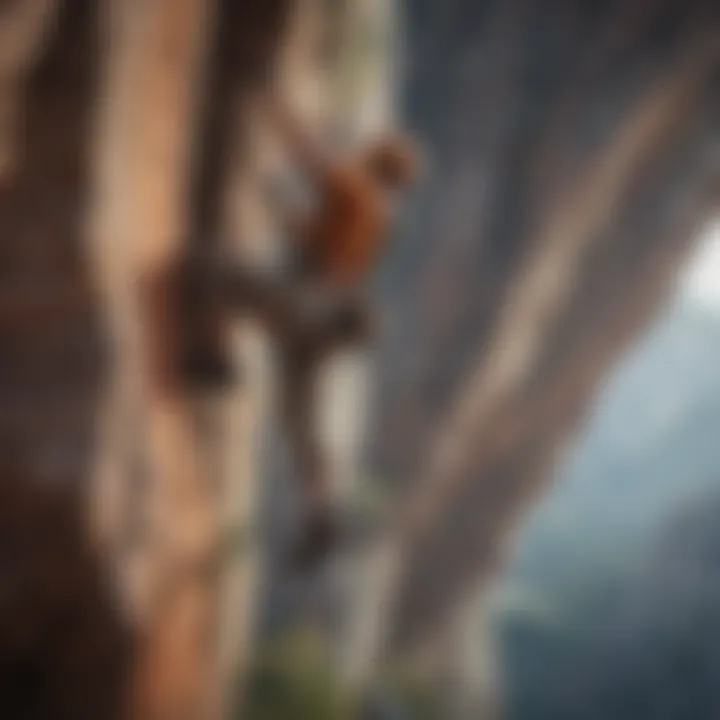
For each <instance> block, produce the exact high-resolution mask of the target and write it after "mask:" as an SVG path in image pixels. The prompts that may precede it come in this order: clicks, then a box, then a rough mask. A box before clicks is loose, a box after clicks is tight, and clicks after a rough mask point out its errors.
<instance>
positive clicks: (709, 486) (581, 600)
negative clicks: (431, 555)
mask: <svg viewBox="0 0 720 720" xmlns="http://www.w3.org/2000/svg"><path fill="white" fill-rule="evenodd" d="M706 498H710V500H706ZM708 502H709V503H710V505H711V506H712V508H713V510H717V511H718V512H715V513H713V512H711V511H709V510H708V511H706V512H705V513H704V514H703V513H702V512H700V511H701V510H702V508H703V506H704V505H705V504H706V503H708ZM693 503H697V504H698V505H699V508H700V511H699V512H698V513H695V515H693V514H692V513H691V514H690V515H689V518H690V519H688V517H685V516H683V517H684V519H683V520H682V522H678V521H677V520H675V519H674V518H675V517H676V516H677V515H678V513H679V512H680V511H681V510H680V509H682V508H685V507H686V506H688V505H691V506H692V505H693ZM719 515H720V317H719V316H718V315H716V314H714V313H712V312H711V311H709V310H707V309H705V308H703V307H700V306H698V305H697V304H694V303H692V302H690V301H687V300H683V301H680V302H678V303H677V305H676V306H675V307H673V308H672V310H671V312H670V313H668V315H667V316H666V317H665V318H663V319H662V320H661V321H660V322H659V323H658V324H657V325H656V326H655V327H654V328H653V330H652V331H651V332H650V333H649V334H648V336H647V337H646V338H645V339H644V340H643V341H642V342H641V343H640V344H639V345H638V346H637V347H636V349H635V350H634V351H633V352H632V353H631V354H630V355H629V356H628V357H627V358H626V359H625V361H624V362H623V363H622V365H621V366H620V367H619V368H618V370H617V371H616V373H615V374H614V375H613V376H612V377H611V378H610V379H609V380H608V383H607V386H606V388H605V390H604V391H603V393H602V395H601V397H600V398H599V400H598V403H597V406H596V409H595V412H594V413H593V415H592V417H591V418H590V420H589V422H588V424H587V426H586V427H585V429H584V431H583V433H582V435H581V437H580V440H579V443H578V445H577V448H576V450H575V452H574V453H573V456H572V457H571V458H570V459H569V462H568V463H567V465H566V467H565V468H564V469H563V470H562V471H561V473H560V474H559V477H558V480H557V483H556V486H555V488H554V490H553V491H552V492H551V493H550V495H549V496H548V497H547V498H546V500H545V501H544V502H543V503H542V504H541V506H540V507H539V508H538V509H537V511H536V512H535V513H534V515H533V517H532V518H530V520H529V522H528V525H527V527H526V529H525V530H524V531H523V532H522V533H521V535H520V536H519V538H518V541H517V546H516V552H515V553H514V556H513V557H512V558H511V561H510V563H509V566H508V569H507V572H506V575H505V577H504V578H503V580H502V582H501V583H500V585H499V587H498V590H497V593H496V608H497V613H498V615H497V617H498V619H499V628H500V638H501V643H500V644H501V651H502V653H503V656H504V663H505V667H506V671H507V672H506V674H507V688H508V692H509V697H510V698H511V702H510V706H511V707H512V708H513V713H512V716H513V717H517V718H522V720H539V719H541V718H545V717H548V718H550V717H552V718H565V717H567V718H584V717H586V715H585V714H584V712H581V708H580V707H579V706H578V703H582V699H583V693H580V692H579V691H575V692H572V693H571V692H569V690H568V687H569V686H568V682H569V678H570V677H576V678H578V682H581V679H582V682H584V681H585V680H587V677H585V676H584V675H583V673H584V672H586V671H587V673H588V674H589V675H593V676H594V675H597V676H598V677H599V678H600V677H604V674H608V673H606V672H605V671H606V670H607V668H606V667H605V665H604V664H603V663H610V665H613V664H620V665H621V664H622V661H621V656H622V652H621V651H620V648H621V647H622V646H623V643H622V641H621V640H620V639H619V638H620V636H627V637H630V638H634V640H633V641H632V642H635V643H637V644H638V647H637V648H634V652H635V653H639V656H638V657H640V658H642V662H645V661H646V660H649V656H648V653H649V654H652V652H651V651H650V650H649V648H651V647H655V646H654V645H653V642H654V641H653V640H652V637H651V636H652V635H653V633H654V632H655V630H651V629H648V628H645V627H644V625H643V623H642V622H641V621H640V618H641V616H642V615H643V614H648V615H649V616H650V617H655V616H654V614H653V612H652V611H653V607H654V605H656V604H658V605H661V606H663V607H664V608H665V610H664V612H665V614H666V615H667V616H668V618H672V617H673V616H674V614H677V613H680V612H682V611H681V610H680V609H679V607H680V606H681V605H682V603H683V602H684V600H683V599H682V597H680V596H683V597H684V596H687V595H692V594H693V593H697V592H700V593H701V594H702V592H704V591H702V590H701V588H700V585H702V577H703V572H702V571H698V572H695V573H694V574H693V573H692V572H689V573H686V574H685V575H682V568H683V567H684V566H688V565H692V563H691V561H690V560H689V559H688V556H692V557H693V558H695V559H694V560H693V561H692V562H695V565H694V566H693V567H696V566H697V565H698V562H704V560H698V558H699V557H705V556H704V555H703V553H704V550H703V548H705V547H706V546H713V547H714V545H712V542H711V538H710V536H711V535H713V533H715V535H717V538H716V540H717V543H716V545H717V546H718V547H720V530H717V531H716V530H714V525H715V524H716V523H715V522H711V520H713V519H714V518H717V517H718V516H719ZM696 516H697V517H696ZM700 516H702V517H700ZM694 523H697V528H698V530H697V534H698V538H699V539H698V538H696V539H695V540H692V532H690V531H691V530H692V528H693V525H694ZM668 528H669V529H668ZM679 528H684V530H682V531H681V529H679ZM688 528H689V529H690V531H688ZM706 541H707V542H706ZM693 553H694V554H693ZM718 557H720V553H718ZM665 558H667V563H668V565H669V566H672V568H673V570H672V573H674V574H673V575H672V579H671V580H669V579H668V577H670V576H668V575H667V574H666V572H665V569H664V565H663V560H664V559H665ZM717 564H718V567H717V568H715V566H713V567H712V568H711V569H710V571H709V572H710V573H711V575H712V579H711V580H710V581H709V582H711V583H716V584H717V586H718V589H720V563H717ZM667 572H670V570H668V571H667ZM712 573H714V574H712ZM716 576H717V577H716ZM673 584H675V585H678V586H679V587H680V589H676V591H675V592H674V593H671V592H669V590H672V588H673ZM718 597H720V595H718ZM673 598H675V599H673ZM676 601H677V603H679V607H678V609H674V608H673V603H674V602H676ZM712 612H714V619H715V620H720V605H717V606H715V607H714V609H712ZM653 622H654V621H653ZM658 622H659V621H658ZM661 624H662V623H661ZM651 625H652V622H651ZM652 627H653V628H654V625H653V626H652ZM658 632H661V631H660V630H658ZM679 632H680V630H678V633H679ZM616 636H617V637H618V639H616V640H613V641H612V642H611V640H609V638H611V637H616ZM718 640H719V641H720V637H719V638H718ZM613 643H615V644H613ZM643 643H647V648H646V647H645V645H643ZM666 645H667V646H666V647H665V649H664V651H665V652H666V654H667V653H669V654H670V655H672V648H671V647H670V646H671V645H672V641H671V640H668V642H667V643H666ZM628 652H629V650H628ZM613 653H615V654H618V657H616V658H614V659H613V660H612V661H610V660H607V659H606V658H608V657H610V656H613ZM633 657H635V655H633ZM601 658H602V659H601ZM665 659H666V661H667V662H669V663H671V664H672V662H673V660H672V658H671V657H668V658H665ZM639 662H640V661H639ZM642 662H641V664H642ZM660 662H662V661H660ZM586 664H587V665H588V666H589V665H593V668H594V669H593V670H592V672H591V671H590V669H589V667H588V668H586V667H585V665H586ZM625 670H626V671H628V672H630V673H631V674H632V673H640V674H642V673H643V672H644V671H645V670H644V668H643V667H636V668H634V669H629V668H627V667H626V668H625ZM618 672H620V674H622V669H619V670H618ZM581 676H582V677H581ZM615 681H617V682H619V678H615ZM582 682H581V684H582ZM598 682H600V681H599V680H598ZM607 682H611V680H610V679H609V674H608V679H607ZM630 684H631V685H632V681H630ZM592 692H593V693H596V694H600V695H602V691H601V689H600V687H599V686H598V685H597V683H595V684H594V685H593V688H592ZM588 693H591V690H590V689H589V688H588ZM595 702H596V704H598V706H600V701H599V700H598V699H597V698H596V701H595ZM567 703H570V704H569V705H568V704H567ZM618 712H619V711H618ZM587 717H593V718H595V717H598V718H600V717H603V718H605V717H613V718H615V717H618V718H624V717H633V716H632V715H621V714H617V715H615V714H612V715H591V714H588V715H587ZM646 717H647V718H650V717H653V718H654V717H656V716H655V715H643V714H638V715H635V716H634V718H633V720H635V718H646ZM657 717H678V718H682V719H683V720H684V719H685V718H691V717H696V716H695V715H662V716H661V715H657ZM697 717H706V716H705V715H698V716H697ZM712 717H715V716H712Z"/></svg>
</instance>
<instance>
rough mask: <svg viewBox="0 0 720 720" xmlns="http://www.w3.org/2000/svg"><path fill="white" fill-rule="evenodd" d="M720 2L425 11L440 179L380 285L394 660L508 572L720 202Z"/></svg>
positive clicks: (414, 35)
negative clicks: (395, 572) (397, 551)
mask: <svg viewBox="0 0 720 720" xmlns="http://www.w3.org/2000/svg"><path fill="white" fill-rule="evenodd" d="M718 13H719V11H718V8H717V7H714V6H713V3H710V2H703V1H701V0H698V1H695V2H691V3H690V4H689V5H688V4H687V3H683V2H663V3H652V2H644V1H643V0H634V1H633V2H630V3H627V2H604V3H570V2H556V3H551V4H550V5H548V4H547V3H541V2H532V1H531V2H526V1H520V0H519V1H518V2H493V1H491V0H488V1H487V2H480V3H478V2H466V1H464V0H454V1H451V2H447V3H442V4H436V3H432V2H418V3H412V4H408V7H407V12H406V16H407V22H408V27H407V29H406V36H407V43H408V61H407V72H408V77H407V94H406V114H407V118H408V121H409V123H410V124H411V126H413V127H414V128H415V129H416V131H417V132H418V134H419V135H420V136H421V137H422V138H423V139H424V140H425V141H426V142H427V143H428V146H429V154H430V156H431V157H432V171H433V172H432V177H431V180H430V182H429V183H428V184H427V185H426V187H425V188H424V189H423V190H422V191H421V194H420V197H419V198H417V202H416V203H415V210H414V212H413V213H412V214H411V217H410V218H409V221H408V224H407V228H406V229H405V232H404V233H403V234H402V235H401V238H400V241H399V243H398V246H397V251H396V253H395V256H394V257H393V258H391V261H390V263H389V265H388V269H387V273H386V274H385V275H384V277H382V278H381V279H380V282H381V286H382V290H383V292H385V293H386V296H387V298H388V302H389V304H390V306H391V307H393V308H394V311H395V315H396V317H395V319H394V320H395V321H394V323H393V327H394V328H395V330H396V332H395V334H394V335H393V337H392V338H390V340H389V341H388V343H387V345H386V347H385V349H384V352H383V353H382V356H381V359H380V378H379V391H378V400H377V403H376V412H375V418H374V421H372V422H371V423H370V426H371V427H372V428H374V437H373V439H372V441H371V443H370V464H371V468H372V471H373V473H374V474H375V475H376V476H379V477H380V478H382V479H384V480H385V481H386V482H388V483H390V484H392V486H393V487H394V489H395V490H396V491H397V493H398V495H399V498H400V503H401V507H402V508H403V511H404V512H405V513H406V518H405V520H404V521H403V522H402V523H401V530H400V539H399V541H398V544H399V546H400V547H401V548H402V552H401V555H402V558H403V561H404V562H401V567H403V568H404V569H403V570H402V572H401V573H400V577H399V578H398V581H397V584H396V593H395V608H396V610H395V613H394V614H393V616H392V620H391V626H392V627H393V628H394V630H395V633H394V638H395V640H394V642H395V648H396V649H399V648H401V647H404V648H408V647H409V646H412V645H416V644H418V643H423V642H425V641H428V642H430V641H431V639H432V638H433V636H435V635H437V632H436V631H440V630H441V628H442V626H443V623H444V621H445V620H447V619H448V618H449V617H450V616H451V615H452V613H453V610H454V607H455V604H456V603H458V602H460V601H461V600H462V599H463V598H464V597H465V596H466V594H467V593H468V592H471V591H475V590H476V589H477V587H478V584H479V583H481V582H482V581H483V580H485V579H486V578H487V577H488V575H489V574H491V572H492V570H493V567H494V565H495V564H496V563H497V562H498V560H499V559H500V555H501V546H502V541H503V539H504V537H505V536H506V534H507V532H508V529H509V528H511V527H512V523H513V521H514V519H515V518H516V516H517V514H518V512H519V511H520V510H522V508H523V507H524V506H525V504H526V503H527V502H528V501H529V500H530V499H531V498H532V497H533V496H534V495H535V494H536V492H537V491H538V489H539V488H540V487H541V486H542V481H543V480H544V479H545V478H546V477H547V476H548V473H549V471H550V469H551V468H552V466H553V464H554V455H555V453H556V451H557V450H558V448H559V447H560V445H561V444H562V442H563V441H564V440H565V439H566V438H567V437H568V436H569V435H571V433H572V431H573V429H574V428H575V427H576V425H577V423H578V421H579V420H580V419H581V418H582V416H583V414H584V411H585V408H586V407H587V406H588V403H589V401H590V400H591V398H592V397H593V394H594V392H595V388H596V387H597V384H598V382H599V381H600V379H601V378H602V377H603V376H604V374H605V373H606V372H607V371H608V369H609V368H610V367H611V365H612V363H613V362H614V360H615V358H616V357H617V355H618V353H619V352H620V350H621V349H622V347H623V346H624V345H625V344H626V342H627V341H628V340H629V339H630V338H632V337H633V336H634V335H635V333H636V332H637V331H638V329H639V328H640V327H642V326H643V325H644V324H645V323H646V322H647V321H648V319H649V318H650V317H652V316H653V314H654V313H655V312H656V311H657V309H658V306H659V304H660V303H662V302H663V299H664V298H665V296H666V293H667V292H668V290H669V288H670V285H671V280H672V277H673V274H674V270H675V268H676V267H677V265H678V263H679V262H681V260H682V258H683V257H684V254H685V252H686V250H687V248H688V246H689V239H690V238H692V236H693V234H694V232H695V229H696V228H697V226H698V224H699V223H700V222H702V220H703V219H704V218H705V217H706V215H707V212H708V210H709V208H710V207H711V205H712V203H713V202H714V201H715V200H716V197H713V196H712V195H713V193H714V192H715V187H714V185H713V184H714V183H715V182H716V180H717V172H718V163H717V155H716V154H715V153H714V150H713V148H716V147H717V145H716V143H717V141H718V135H717V115H718V110H719V109H720V108H719V107H718V93H717V70H718V56H717V53H716V51H715V50H713V49H712V44H713V43H712V40H711V39H710V38H711V36H712V34H713V32H717V30H718V23H719V22H720V18H719V15H718Z"/></svg>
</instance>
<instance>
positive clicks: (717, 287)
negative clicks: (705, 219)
mask: <svg viewBox="0 0 720 720" xmlns="http://www.w3.org/2000/svg"><path fill="white" fill-rule="evenodd" d="M681 292H683V293H684V294H685V295H686V296H687V297H689V298H691V299H692V300H695V301H696V302H699V303H701V304H702V305H704V306H705V307H707V308H708V309H711V310H713V311H715V312H717V313H718V314H720V217H719V218H715V219H714V220H713V221H712V222H711V223H710V224H709V225H708V226H707V228H706V229H705V230H704V232H703V234H702V236H701V237H700V241H699V243H698V249H697V250H696V251H695V255H694V257H693V258H691V260H690V263H689V265H688V268H687V270H686V271H685V273H684V277H682V279H681Z"/></svg>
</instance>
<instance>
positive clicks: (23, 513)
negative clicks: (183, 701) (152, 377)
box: [0, 0, 130, 719]
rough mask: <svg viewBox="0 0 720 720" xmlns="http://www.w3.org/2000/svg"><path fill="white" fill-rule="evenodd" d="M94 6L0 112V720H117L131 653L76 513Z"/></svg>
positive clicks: (97, 336)
mask: <svg viewBox="0 0 720 720" xmlns="http://www.w3.org/2000/svg"><path fill="white" fill-rule="evenodd" d="M32 4H33V3H25V5H26V6H30V5H32ZM35 4H36V5H37V4H41V3H35ZM17 5H18V6H19V4H17ZM45 5H47V6H48V9H50V8H49V6H50V5H51V4H50V3H45ZM95 8H96V3H93V2H89V1H88V2H85V1H84V0H78V1H77V2H73V3H68V4H67V8H66V9H65V11H64V12H63V13H61V15H60V17H59V18H58V24H57V25H56V26H54V27H53V28H52V30H53V32H52V33H51V36H50V37H49V38H48V42H47V43H46V44H45V45H44V50H43V52H42V53H41V54H39V56H38V57H37V58H35V60H36V62H35V63H33V64H32V65H31V66H29V67H28V68H27V70H23V71H22V72H21V73H20V74H21V76H22V77H23V78H24V77H25V72H27V78H26V83H25V84H24V85H23V88H22V93H21V95H20V97H13V98H12V99H10V100H9V102H13V101H16V100H17V101H19V106H18V107H17V108H15V110H14V111H13V117H14V119H15V123H14V124H13V127H12V133H11V134H12V140H13V145H14V147H13V163H12V165H11V167H9V168H4V169H5V170H7V171H8V172H7V174H6V173H3V176H2V178H0V298H1V299H0V516H1V517H0V527H2V531H1V534H2V539H1V540H0V544H1V545H2V552H1V555H2V557H1V558H0V577H1V578H2V579H1V580H0V584H1V585H2V600H0V618H1V620H0V686H1V687H0V696H2V714H3V716H5V717H8V718H16V717H22V718H38V719H39V718H46V717H57V718H95V717H107V718H115V717H119V713H120V710H121V707H122V703H121V694H122V691H123V678H124V667H125V661H126V659H127V657H128V655H127V651H128V650H129V648H130V645H129V642H130V638H129V635H128V633H127V628H126V627H125V626H124V623H123V621H122V619H121V618H120V617H118V615H117V612H116V609H115V607H114V605H113V603H112V601H111V598H110V592H109V590H108V587H107V581H106V580H107V579H106V576H105V573H104V571H103V568H102V567H101V565H100V561H99V558H98V557H97V548H93V547H92V545H91V543H90V541H89V539H88V537H87V532H86V527H87V518H86V515H85V505H84V500H85V490H86V488H87V480H88V477H89V469H90V463H91V458H92V447H93V443H94V440H95V438H94V421H95V414H96V411H97V406H98V402H99V391H100V377H101V370H102V353H101V332H100V323H99V321H98V317H97V312H96V308H97V304H96V302H95V298H94V294H93V288H92V283H91V279H90V277H89V273H88V270H87V267H86V266H85V264H84V262H83V254H84V248H83V223H84V214H83V210H84V202H85V197H86V193H87V189H88V176H89V170H90V162H89V141H90V139H91V132H90V125H91V122H92V117H93V98H94V96H95V91H96V68H97V67H98V61H99V57H98V52H97V36H96V32H95V28H96V22H97V17H96V10H95ZM5 20H6V18H5V17H4V16H3V17H2V18H1V20H0V22H4V21H5ZM3 89H4V90H5V91H6V92H10V91H11V88H10V87H9V86H5V87H4V88H3ZM79 688H82V689H83V692H79Z"/></svg>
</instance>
